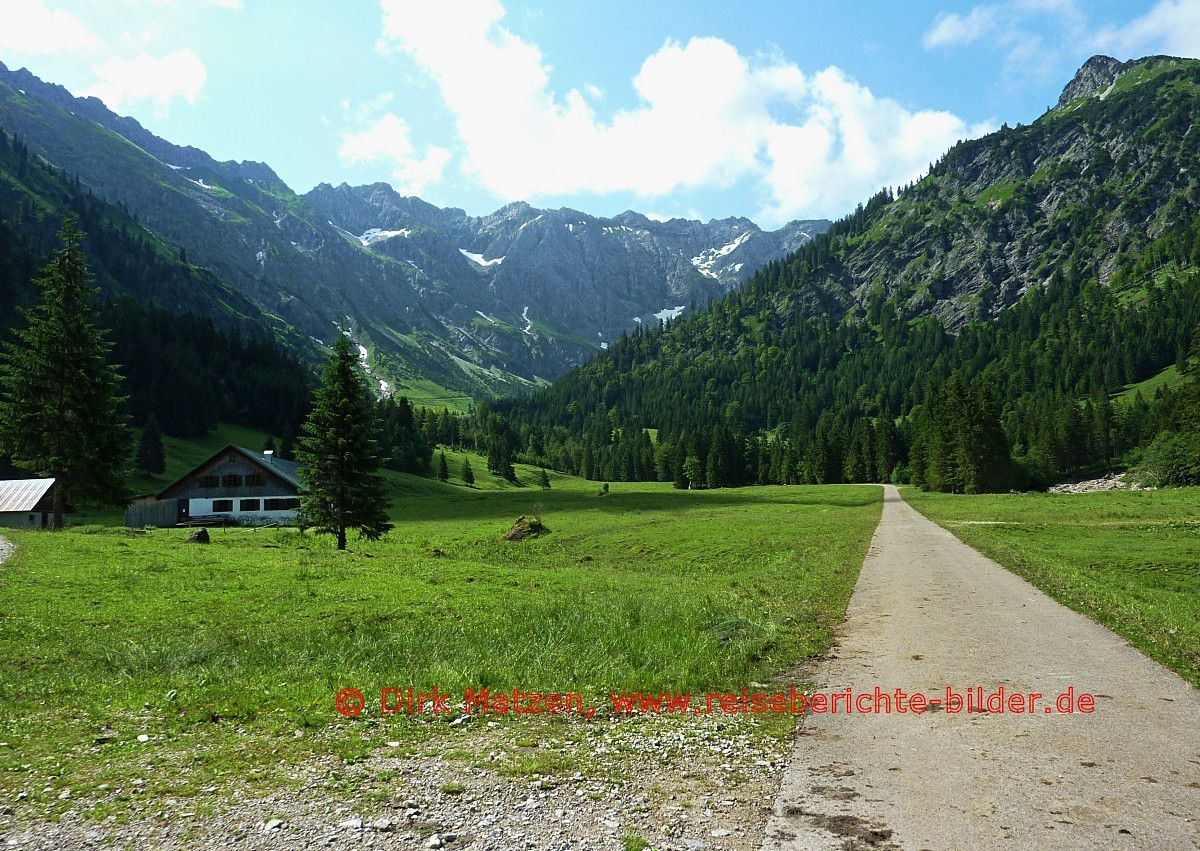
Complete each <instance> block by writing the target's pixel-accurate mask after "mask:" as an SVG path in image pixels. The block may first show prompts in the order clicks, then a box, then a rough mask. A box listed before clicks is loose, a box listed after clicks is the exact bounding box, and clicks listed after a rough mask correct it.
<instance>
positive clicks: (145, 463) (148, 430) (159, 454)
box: [137, 416, 167, 475]
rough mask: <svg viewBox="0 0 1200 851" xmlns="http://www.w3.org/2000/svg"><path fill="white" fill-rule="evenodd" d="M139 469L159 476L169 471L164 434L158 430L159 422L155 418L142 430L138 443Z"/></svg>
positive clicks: (151, 418)
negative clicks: (164, 446)
mask: <svg viewBox="0 0 1200 851" xmlns="http://www.w3.org/2000/svg"><path fill="white" fill-rule="evenodd" d="M137 468H138V469H139V470H141V471H142V472H143V473H151V474H152V475H158V474H159V473H162V472H165V471H166V469H167V454H166V450H165V449H164V448H163V440H162V434H161V433H160V432H159V430H158V420H157V419H155V418H154V417H153V416H151V417H150V420H149V421H148V422H147V423H146V427H145V428H144V429H142V437H141V440H139V441H138V448H137Z"/></svg>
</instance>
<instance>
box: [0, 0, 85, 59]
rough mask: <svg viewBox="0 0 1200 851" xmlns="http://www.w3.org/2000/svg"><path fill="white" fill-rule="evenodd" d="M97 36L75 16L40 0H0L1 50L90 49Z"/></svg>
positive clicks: (26, 52)
mask: <svg viewBox="0 0 1200 851" xmlns="http://www.w3.org/2000/svg"><path fill="white" fill-rule="evenodd" d="M99 47H100V39H99V38H97V37H96V35H95V33H93V32H92V31H91V30H90V29H88V27H87V25H86V24H85V23H84V22H83V21H81V20H80V19H79V18H78V17H76V16H75V15H73V14H71V13H70V12H67V11H64V10H62V9H51V8H49V7H48V6H46V4H45V3H43V2H42V0H0V51H4V52H5V53H16V54H22V55H41V54H48V53H89V52H91V51H94V50H96V49H98V48H99Z"/></svg>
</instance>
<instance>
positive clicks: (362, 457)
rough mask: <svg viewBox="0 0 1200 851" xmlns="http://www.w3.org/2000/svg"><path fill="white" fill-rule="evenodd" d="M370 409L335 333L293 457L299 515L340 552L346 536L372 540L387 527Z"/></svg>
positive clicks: (354, 359)
mask: <svg viewBox="0 0 1200 851" xmlns="http://www.w3.org/2000/svg"><path fill="white" fill-rule="evenodd" d="M377 430H378V426H377V424H376V422H375V404H374V402H373V400H372V399H371V395H370V392H369V391H368V390H367V383H366V379H365V377H364V375H363V373H362V370H361V368H360V367H359V365H358V355H357V353H355V352H354V351H353V349H351V347H350V342H349V340H348V339H347V338H346V336H345V335H344V334H338V335H337V339H336V340H335V341H334V344H333V351H332V353H331V354H330V357H329V363H328V364H327V365H326V367H325V371H324V374H323V375H322V377H321V385H320V387H318V388H317V391H316V393H315V394H314V395H313V408H312V411H311V412H310V413H309V415H308V419H307V420H305V421H304V426H303V429H302V433H301V436H300V440H299V442H298V446H297V452H296V456H297V459H298V460H299V461H300V463H301V465H302V467H301V470H300V476H301V480H302V481H303V483H304V490H302V491H301V493H300V512H301V516H302V518H303V520H304V522H305V523H306V524H307V525H309V526H312V527H314V528H315V529H316V531H318V532H322V533H326V534H330V535H335V536H336V537H337V548H338V549H339V550H344V549H346V531H347V530H348V529H357V530H358V532H359V534H360V535H361V536H362V537H364V538H366V539H367V540H377V539H378V538H379V537H380V536H381V535H383V534H384V533H385V532H387V531H388V530H389V529H391V528H392V524H391V523H390V522H388V505H389V502H390V501H389V499H388V496H387V490H386V488H385V485H384V481H383V478H382V477H380V476H379V474H378V470H379V457H378V444H377V443H376V433H377Z"/></svg>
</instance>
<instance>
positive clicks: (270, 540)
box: [0, 453, 881, 808]
mask: <svg viewBox="0 0 1200 851" xmlns="http://www.w3.org/2000/svg"><path fill="white" fill-rule="evenodd" d="M463 458H464V456H462V455H460V454H450V453H448V461H449V464H450V469H451V471H452V473H453V475H454V478H452V479H451V482H450V483H447V484H443V483H440V482H437V481H434V480H430V479H424V478H419V477H414V476H406V475H399V474H393V475H390V476H389V481H390V482H391V484H392V486H393V488H394V492H395V497H396V498H395V502H394V505H393V515H394V518H395V523H396V528H395V529H394V530H393V531H392V532H391V533H389V534H388V535H387V536H385V538H384V539H382V540H381V541H378V542H374V543H369V542H364V541H357V542H356V541H353V539H352V544H351V551H350V552H346V553H339V552H337V551H336V550H335V549H334V547H333V542H332V540H331V539H328V538H321V537H316V536H313V535H311V534H301V533H299V532H297V531H295V530H290V529H260V530H253V529H221V530H213V532H212V543H211V544H208V545H199V544H188V543H185V542H184V533H183V532H181V531H177V530H152V531H149V532H146V533H140V532H133V531H131V530H126V529H123V528H120V527H119V526H115V525H88V526H76V527H73V528H70V529H68V530H67V531H65V532H62V533H50V532H14V533H11V534H10V533H7V532H6V533H5V534H6V535H7V536H8V537H9V538H10V539H11V540H12V542H13V543H15V544H16V546H17V551H16V553H15V555H14V556H13V557H12V558H11V559H10V560H9V561H8V562H7V563H6V564H5V565H4V566H3V567H0V741H3V742H6V743H7V745H6V746H4V747H0V798H3V797H6V796H7V795H8V794H9V793H16V792H17V790H21V791H25V792H26V793H27V794H29V795H32V797H31V798H30V802H35V801H40V802H41V803H44V804H45V805H46V806H48V807H50V808H53V807H54V806H55V803H54V802H55V800H56V797H55V795H56V793H57V792H58V791H59V790H60V789H62V788H72V787H73V788H76V789H78V788H79V787H80V786H81V785H85V786H86V785H89V784H90V785H95V784H96V783H97V782H99V781H100V780H104V782H106V783H109V785H121V784H123V783H128V782H129V781H130V778H131V777H145V776H146V774H147V771H148V766H153V765H155V764H160V765H162V764H169V765H178V764H179V763H180V760H185V759H186V761H187V764H188V765H189V766H190V768H189V772H190V774H189V776H190V777H191V782H192V784H193V785H195V784H200V785H202V781H203V779H204V778H206V777H208V778H220V777H229V776H238V777H245V776H253V775H254V774H255V772H260V771H268V772H270V771H285V770H286V767H287V766H288V765H293V764H296V763H297V762H299V761H301V760H303V759H306V758H309V757H311V756H312V755H313V754H314V753H322V752H325V753H329V752H333V753H341V754H344V755H346V756H347V758H357V757H358V756H361V755H362V754H363V753H364V752H366V751H367V750H369V749H370V748H372V747H378V746H381V745H382V743H383V742H384V741H386V740H388V739H392V738H404V737H405V736H416V735H425V733H423V732H421V731H420V730H417V729H415V728H418V727H421V725H420V724H416V723H414V724H410V725H408V726H409V727H411V728H414V729H406V728H405V725H404V724H403V723H390V722H389V723H387V724H382V723H380V721H381V719H379V718H378V717H377V716H378V713H377V711H376V709H375V707H376V706H377V703H378V694H379V689H380V688H381V687H383V686H394V687H400V688H407V687H409V686H412V687H414V688H417V689H420V690H425V689H428V688H430V687H432V686H435V685H436V686H438V687H439V688H442V689H448V690H450V691H452V692H454V693H458V694H460V693H461V692H462V690H463V689H464V688H466V687H478V686H488V687H490V688H491V689H493V690H501V689H504V690H511V689H513V688H521V689H524V690H529V691H547V692H549V691H554V692H579V693H582V694H584V695H589V696H591V697H594V698H596V700H597V702H598V705H602V704H603V703H606V702H607V695H608V692H609V691H610V690H611V691H658V690H672V691H683V690H697V691H700V690H727V689H735V688H740V687H743V686H746V685H749V684H750V683H751V682H753V681H755V680H757V679H767V678H770V677H773V676H775V675H778V674H780V673H781V672H784V671H787V670H789V669H792V668H794V667H795V666H796V665H797V664H799V663H801V662H803V661H804V660H805V659H808V658H810V657H812V656H813V655H814V654H817V653H819V652H820V651H822V650H823V649H825V648H826V647H827V646H829V644H830V643H831V636H832V631H833V629H834V627H835V626H836V625H837V624H838V623H839V622H840V620H841V618H842V615H843V612H844V609H845V606H846V602H847V600H848V598H849V595H850V592H851V590H852V588H853V584H854V581H855V579H856V577H857V574H858V569H859V566H860V565H861V563H862V559H863V556H864V554H865V552H866V549H867V546H868V543H869V541H870V537H871V534H872V532H873V530H874V528H875V525H876V523H877V521H878V518H879V513H880V505H881V503H880V489H879V488H876V487H870V486H834V487H787V488H785V487H767V488H745V489H740V490H715V491H704V492H699V491H697V492H686V491H678V490H675V489H673V488H672V487H671V486H670V485H667V484H653V483H647V484H615V485H613V486H612V488H611V491H610V492H608V493H606V494H604V493H602V492H601V486H600V485H599V484H597V483H594V482H585V481H582V480H580V479H576V478H573V477H569V476H563V475H558V474H551V483H552V488H551V489H550V490H548V491H543V490H541V489H540V488H537V487H535V486H534V485H533V482H534V477H535V475H536V474H537V470H536V469H534V468H528V467H521V468H519V470H518V473H519V477H520V480H521V481H520V483H519V485H512V484H509V483H507V482H502V481H500V480H498V479H496V478H494V477H492V476H490V475H489V474H488V473H487V472H486V463H485V461H484V459H483V458H480V457H478V456H471V458H470V460H471V463H472V466H473V467H474V470H475V473H476V476H477V477H478V482H477V484H478V486H477V487H475V488H468V487H466V486H464V485H463V484H462V483H461V482H459V481H458V480H457V476H458V473H459V469H460V468H461V463H462V460H463ZM197 460H198V459H197ZM525 513H536V514H538V515H539V516H541V517H542V519H543V520H544V522H545V524H546V526H547V527H548V529H549V533H548V534H545V535H543V536H541V537H538V538H535V539H531V540H527V541H524V542H520V543H512V542H506V541H504V540H502V538H503V535H504V533H505V532H506V531H507V529H508V528H509V526H510V525H511V524H512V522H513V521H514V520H515V518H516V517H517V516H518V515H520V514H525ZM348 686H353V687H356V688H358V689H360V690H361V691H362V692H363V693H364V694H365V695H366V696H367V703H368V709H367V711H366V712H365V713H364V715H363V716H362V717H360V718H359V719H356V720H355V721H354V722H348V721H345V720H343V719H339V717H338V716H337V714H336V713H335V711H334V697H335V694H336V693H337V692H338V691H339V690H340V689H342V688H345V687H348ZM424 727H425V728H428V727H429V725H424ZM444 727H445V725H442V728H443V729H444ZM426 732H428V730H426ZM139 735H144V736H149V737H150V740H149V743H146V742H139V741H138V740H137V737H138V736H139ZM174 791H176V792H177V791H178V790H174Z"/></svg>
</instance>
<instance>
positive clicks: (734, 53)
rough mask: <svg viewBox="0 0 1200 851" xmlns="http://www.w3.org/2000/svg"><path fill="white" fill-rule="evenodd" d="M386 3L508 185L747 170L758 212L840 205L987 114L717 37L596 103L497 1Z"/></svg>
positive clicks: (584, 188) (719, 184)
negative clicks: (914, 103) (562, 83)
mask: <svg viewBox="0 0 1200 851" xmlns="http://www.w3.org/2000/svg"><path fill="white" fill-rule="evenodd" d="M382 8H383V13H384V15H383V36H382V39H381V42H380V43H381V47H382V48H383V49H385V50H398V51H400V52H402V53H404V54H407V55H408V56H410V57H411V58H412V59H413V60H414V61H415V62H416V64H417V65H418V66H419V67H420V68H421V69H422V70H423V71H424V72H425V73H426V74H428V75H429V77H430V78H431V79H432V80H433V81H434V82H435V83H436V85H437V87H438V89H439V91H440V93H441V97H442V100H443V101H444V102H445V104H446V106H447V107H448V108H449V110H450V112H451V113H452V114H453V116H454V119H455V124H456V128H457V133H458V136H459V139H460V141H461V143H462V146H463V151H464V156H463V161H462V168H463V171H464V172H465V173H466V174H467V175H468V176H470V177H472V178H474V179H475V180H477V181H478V182H479V183H480V184H481V185H482V186H483V187H485V188H486V189H488V190H490V191H491V192H493V193H495V194H496V195H499V196H501V197H504V198H509V199H512V198H535V197H539V196H541V197H546V196H563V195H570V194H574V193H581V192H591V193H617V192H630V193H633V194H635V195H637V196H639V197H641V198H643V199H652V198H659V197H662V196H665V195H667V194H668V193H672V192H676V191H680V190H688V189H696V188H723V187H728V186H731V185H733V184H735V183H738V182H739V181H743V180H751V181H758V182H760V183H761V184H762V187H763V189H764V190H765V193H764V194H765V197H766V198H767V200H766V202H765V203H764V205H763V209H762V210H761V211H760V216H761V217H763V218H765V219H767V220H770V221H780V220H783V219H786V218H789V217H793V216H799V215H803V214H812V213H836V212H840V211H842V210H845V209H847V208H849V207H850V206H852V205H853V204H854V203H855V202H857V201H859V200H861V199H862V198H864V197H865V196H866V195H868V194H869V193H870V192H872V191H874V190H876V189H878V188H879V187H881V186H883V185H889V184H897V183H902V182H905V181H907V180H909V179H911V178H913V177H915V176H917V175H918V174H919V173H920V172H921V171H923V170H924V168H925V167H926V166H927V165H928V163H929V162H930V161H931V160H933V159H935V158H936V157H937V156H938V155H939V154H941V153H942V152H943V151H944V150H945V149H946V148H947V147H948V146H950V145H951V144H953V143H954V142H955V141H956V140H958V139H960V138H964V137H967V136H971V135H974V134H976V133H978V132H981V130H982V129H983V128H979V127H968V126H967V125H966V124H965V123H964V122H963V121H962V120H961V119H959V118H957V117H956V116H954V115H952V114H950V113H947V112H934V111H916V112H914V111H911V110H908V109H906V108H905V107H903V106H901V105H900V104H898V103H896V102H894V101H890V100H887V99H884V98H878V97H876V96H875V95H873V94H872V93H871V92H870V91H869V90H868V89H866V88H865V87H863V86H861V85H859V84H858V83H856V82H855V81H854V80H852V79H851V78H850V77H848V76H847V75H846V74H845V73H843V72H842V71H840V70H839V69H837V68H829V69H826V70H825V71H822V72H821V73H818V74H816V75H812V76H809V75H808V74H806V73H805V72H803V71H802V70H801V69H800V68H799V67H798V66H796V65H795V64H793V63H791V62H788V61H787V60H785V59H783V58H782V57H780V56H759V57H747V56H744V55H742V54H741V53H740V52H739V51H738V50H737V49H736V48H735V47H733V46H732V45H730V44H729V43H727V42H725V41H722V40H720V39H717V38H693V39H691V40H690V41H687V42H686V43H681V42H676V41H668V42H666V43H665V44H664V45H663V46H662V47H661V48H660V49H659V50H658V51H657V52H655V53H654V54H653V55H651V56H649V57H648V58H647V59H646V60H645V61H644V62H643V64H642V66H641V68H640V69H639V71H638V72H637V74H636V76H634V78H633V80H632V85H633V90H634V92H635V93H636V94H637V97H638V105H637V106H635V107H633V108H630V109H625V110H621V111H618V112H615V113H614V114H612V115H611V116H608V117H603V116H601V115H599V114H597V112H596V111H595V109H594V108H593V106H592V104H591V103H590V102H589V100H588V98H587V97H585V95H584V93H583V92H581V91H579V90H578V89H571V90H569V91H567V92H566V93H565V94H562V95H560V94H558V93H556V92H555V90H554V88H553V86H552V84H551V78H550V73H551V71H550V69H549V68H548V67H547V66H546V63H545V60H544V58H543V56H542V53H541V50H540V49H539V48H538V47H537V46H536V45H535V44H532V43H530V42H528V41H526V40H525V39H523V38H521V37H520V36H518V35H516V34H514V33H513V32H512V31H510V30H509V29H507V28H506V27H505V26H504V25H503V23H502V21H503V18H504V8H503V6H502V5H501V3H500V2H499V0H461V2H457V3H450V2H444V3H436V4H423V3H416V2H411V0H382ZM592 99H593V100H595V97H594V96H593V98H592Z"/></svg>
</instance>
